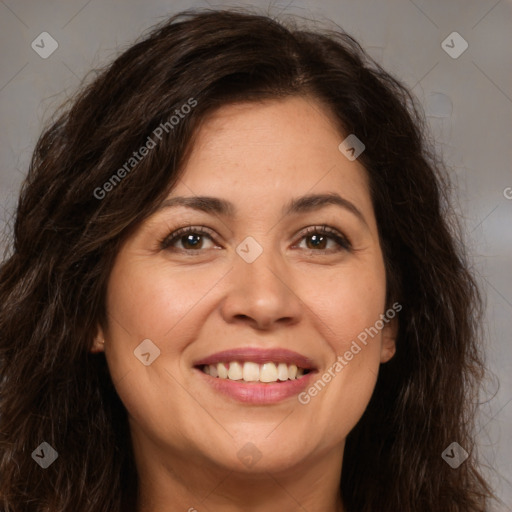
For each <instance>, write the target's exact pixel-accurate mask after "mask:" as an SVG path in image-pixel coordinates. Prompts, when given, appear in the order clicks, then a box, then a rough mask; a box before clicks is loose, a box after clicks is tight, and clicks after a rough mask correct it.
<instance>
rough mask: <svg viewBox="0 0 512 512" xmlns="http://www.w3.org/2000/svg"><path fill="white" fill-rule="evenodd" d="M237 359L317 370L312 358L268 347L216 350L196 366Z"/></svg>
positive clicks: (240, 361)
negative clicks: (265, 348)
mask: <svg viewBox="0 0 512 512" xmlns="http://www.w3.org/2000/svg"><path fill="white" fill-rule="evenodd" d="M232 361H236V362H238V363H245V362H252V363H257V364H265V363H277V364H279V363H285V364H287V365H295V366H297V368H303V369H304V370H315V369H316V368H315V365H314V363H313V361H312V360H311V359H309V358H308V357H306V356H303V355H302V354H299V353H297V352H293V351H292V350H287V349H279V348H278V349H268V350H262V349H257V348H242V349H232V350H224V351H222V352H216V353H215V354H212V355H210V356H208V357H205V358H203V359H199V360H198V361H196V362H195V363H194V366H196V367H201V366H206V365H216V364H218V363H229V362H232Z"/></svg>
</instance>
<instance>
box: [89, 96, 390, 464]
mask: <svg viewBox="0 0 512 512" xmlns="http://www.w3.org/2000/svg"><path fill="white" fill-rule="evenodd" d="M197 135H198V137H197V140H196V143H195V145H194V149H193V152H192V154H191V157H190V159H189V160H188V162H187V165H186V168H185V170H184V174H183V176H182V178H181V180H180V181H179V184H178V185H177V186H176V187H175V188H174V189H173V190H172V192H171V194H170V195H169V197H168V199H169V201H168V204H167V205H166V206H164V207H162V208H161V209H160V210H159V211H158V212H157V213H155V214H154V215H153V216H152V217H150V218H148V219H147V220H146V221H145V222H144V223H143V224H141V225H140V227H139V228H138V229H137V230H136V231H135V232H134V234H133V235H132V236H131V237H130V238H129V239H128V240H127V241H126V243H125V244H124V245H123V247H122V248H121V250H120V252H119V254H118V257H117V259H116V262H115V265H114V267H113V270H112V274H111V276H110V281H109V285H108V293H107V309H108V319H109V323H108V326H107V328H106V329H104V330H101V329H100V331H99V335H98V337H97V340H96V341H95V345H94V348H93V351H99V350H104V351H105V355H106V359H107V361H108V365H109V369H110V372H111V375H112V379H113V382H114V384H115V386H116V389H117V392H118V394H119V396H120V398H121V400H122V401H123V403H124V405H125V407H126V409H127V411H128V415H129V421H130V428H131V431H132V437H133V440H134V447H135V450H136V456H137V457H138V458H139V460H143V459H147V460H149V459H151V460H159V461H160V462H162V461H164V462H163V463H164V464H165V461H174V462H175V461H179V460H181V461H188V462H189V463H192V462H190V461H194V462H193V463H194V464H198V465H203V466H204V467H222V468H223V469H232V470H235V471H241V472H251V471H252V472H255V471H274V472H277V471H285V470H288V469H294V470H296V469H300V468H301V467H303V466H304V467H306V466H307V465H308V464H312V463H314V462H319V461H321V460H324V459H325V460H327V459H328V458H329V460H331V462H332V463H335V464H339V465H341V457H342V454H343V446H344V439H345V437H346V436H347V434H348V433H349V431H350V430H351V429H352V428H353V427H354V425H355V424H356V423H357V421H358V420H359V418H360V417H361V415H362V413H363V411H364V409H365V408H366V406H367V404H368V401H369V399H370V396H371V394H372V391H373V389H374V385H375V381H376V377H377V373H378V370H379V364H380V363H381V362H384V361H387V360H388V359H389V358H390V357H392V355H393V353H394V330H395V329H394V325H395V322H394V321H393V322H389V323H386V324H385V325H384V327H383V328H379V329H375V325H377V326H378V327H382V325H381V324H382V323H383V322H379V320H380V319H381V318H382V316H381V315H383V314H384V313H385V310H386V305H385V291H386V282H385V269H384V263H383V257H382V253H381V248H380V245H379V238H378V233H377V225H376V220H375V216H374V212H373V208H372V203H371V200H370V193H369V186H368V180H367V176H366V173H365V170H364V168H363V167H362V165H361V164H360V163H359V162H358V161H357V159H356V160H354V161H350V160H349V159H348V158H346V157H345V156H344V154H343V153H342V152H341V151H340V150H339V149H338V146H339V144H340V143H341V142H342V140H343V139H344V138H345V137H344V136H342V135H341V134H340V133H338V131H337V130H336V128H335V126H334V124H333V122H332V121H331V120H330V118H329V116H328V115H327V114H326V112H325V111H324V110H323V108H322V107H321V106H320V105H319V104H318V103H317V102H315V101H313V100H311V99H304V98H290V99H286V100H275V101H267V102H264V103H247V104H245V103H244V104H238V105H232V106H226V107H222V108H221V109H219V110H218V111H217V112H216V113H215V114H214V115H212V116H211V117H209V118H208V119H207V120H206V122H205V123H204V124H203V125H202V128H201V129H200V131H199V132H198V134H197ZM327 195H329V197H330V198H331V200H328V197H327ZM178 198H180V199H178ZM171 203H172V204H171ZM189 226H191V227H192V229H191V230H190V231H189V232H181V233H180V232H178V230H180V229H182V228H187V227H189ZM323 226H328V228H327V231H328V232H324V230H323ZM369 328H373V329H374V330H373V331H371V332H372V333H374V332H375V330H378V333H377V334H373V336H369V335H368V331H365V329H369ZM365 332H366V333H367V335H366V344H365V343H363V342H362V340H363V339H364V338H365V336H364V335H363V334H362V333H365ZM358 336H359V338H358ZM103 340H104V342H103ZM144 340H146V341H144ZM149 340H150V341H149ZM354 342H355V344H354ZM357 347H359V350H358V349H357ZM350 354H351V356H350ZM338 356H340V358H341V359H340V358H338ZM336 361H338V364H336ZM341 361H343V363H342V362H341ZM226 365H227V367H226ZM295 367H298V368H299V369H298V370H296V369H295ZM301 368H303V369H305V370H307V371H306V372H305V375H304V376H302V377H300V375H301V373H302V370H301ZM219 372H220V374H221V376H216V375H218V374H219ZM296 372H297V375H295V373H296ZM208 373H209V374H208ZM226 373H227V374H228V376H227V378H225V377H226V375H225V374H226ZM329 376H330V378H329ZM294 377H295V378H294ZM244 379H245V380H244ZM276 379H277V381H276ZM261 381H269V382H261ZM315 384H316V387H315ZM315 390H316V392H315Z"/></svg>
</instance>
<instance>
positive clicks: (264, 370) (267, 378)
mask: <svg viewBox="0 0 512 512" xmlns="http://www.w3.org/2000/svg"><path fill="white" fill-rule="evenodd" d="M276 380H277V368H276V365H275V364H274V363H265V364H264V365H263V366H262V367H261V374H260V381H261V382H276Z"/></svg>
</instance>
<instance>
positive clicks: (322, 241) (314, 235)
mask: <svg viewBox="0 0 512 512" xmlns="http://www.w3.org/2000/svg"><path fill="white" fill-rule="evenodd" d="M303 240H304V241H305V242H306V247H302V248H305V249H307V250H310V251H315V252H321V253H322V252H324V253H326V252H328V253H330V252H338V251H350V250H351V248H352V245H351V243H350V241H349V240H348V238H347V237H345V236H344V235H342V234H341V233H340V232H339V231H338V230H336V229H334V228H331V227H330V226H325V225H324V226H311V227H309V228H307V229H306V230H305V231H304V232H303V233H302V234H301V242H302V241H303ZM329 242H331V247H328V245H329ZM333 244H334V247H332V245H333ZM298 245H300V244H298Z"/></svg>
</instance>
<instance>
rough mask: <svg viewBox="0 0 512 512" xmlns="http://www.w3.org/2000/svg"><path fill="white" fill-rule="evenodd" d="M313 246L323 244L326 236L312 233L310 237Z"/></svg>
mask: <svg viewBox="0 0 512 512" xmlns="http://www.w3.org/2000/svg"><path fill="white" fill-rule="evenodd" d="M310 239H311V242H312V245H313V247H317V248H318V247H320V245H322V246H323V242H324V236H323V235H311V237H310Z"/></svg>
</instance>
